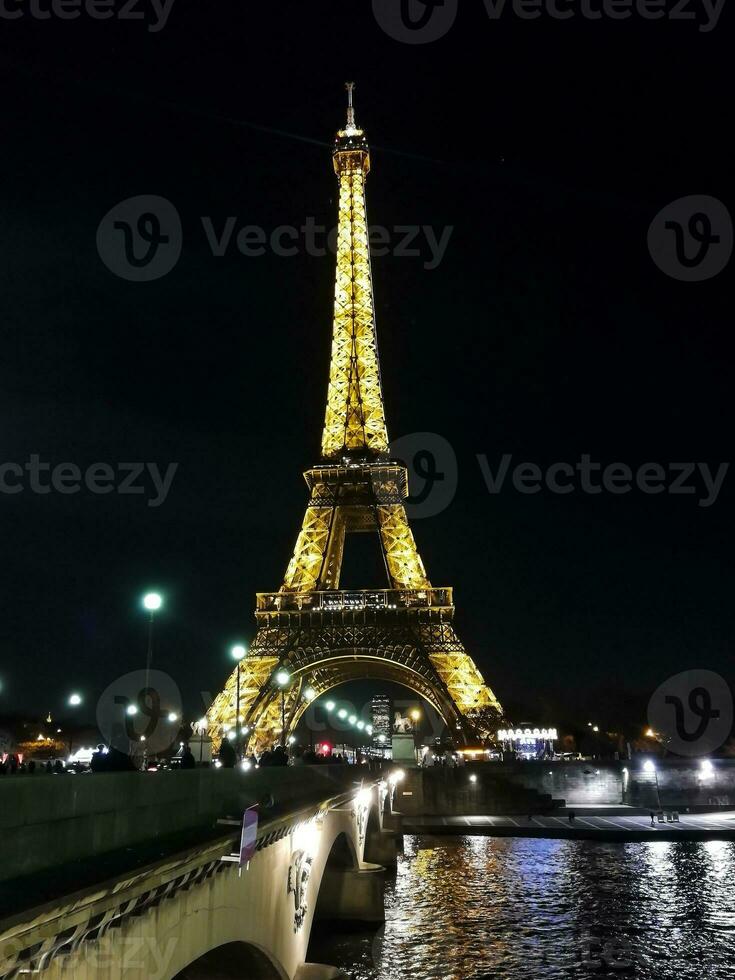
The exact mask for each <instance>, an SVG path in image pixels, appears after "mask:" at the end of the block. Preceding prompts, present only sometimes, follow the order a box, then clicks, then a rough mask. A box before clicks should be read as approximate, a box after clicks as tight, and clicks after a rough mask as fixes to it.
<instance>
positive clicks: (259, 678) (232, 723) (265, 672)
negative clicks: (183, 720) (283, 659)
mask: <svg viewBox="0 0 735 980" xmlns="http://www.w3.org/2000/svg"><path fill="white" fill-rule="evenodd" d="M277 667H278V657H273V656H271V657H263V656H247V657H245V658H244V659H243V660H241V661H239V663H238V665H237V666H236V667H235V669H234V670H233V671H232V673H231V674H230V676H229V677H228V678H227V683H226V684H225V687H224V690H223V691H221V692H220V693H219V694H218V695H217V697H216V698H215V699H214V701H213V702H212V704H211V705H210V708H209V711H207V725H208V732H209V735H210V737H211V738H212V740H213V742H214V743H215V746H218V745H219V743H220V741H221V740H222V735H223V734H224V732H225V731H226V730H227V729H230V728H235V727H236V725H237V712H236V705H237V672H238V670H239V671H240V717H241V718H242V719H243V724H245V722H244V719H246V718H248V717H249V716H250V715H251V713H252V708H253V705H254V704H255V701H256V700H257V698H258V696H259V695H260V693H261V691H262V690H263V688H264V687H265V686H266V685H268V684H269V683H270V679H271V677H272V675H273V673H274V671H275V670H276V668H277Z"/></svg>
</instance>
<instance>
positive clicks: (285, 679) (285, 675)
mask: <svg viewBox="0 0 735 980" xmlns="http://www.w3.org/2000/svg"><path fill="white" fill-rule="evenodd" d="M290 682H291V675H290V674H289V672H288V671H287V670H285V669H284V668H283V667H282V668H281V669H280V670H278V671H276V684H277V685H278V687H279V688H280V690H281V745H282V747H283V748H284V749H285V748H286V688H287V687H288V685H289V684H290Z"/></svg>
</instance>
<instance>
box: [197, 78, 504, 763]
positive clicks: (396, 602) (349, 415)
mask: <svg viewBox="0 0 735 980" xmlns="http://www.w3.org/2000/svg"><path fill="white" fill-rule="evenodd" d="M348 89H349V91H350V101H349V109H348V114H347V126H346V128H345V129H343V130H340V132H339V133H338V134H337V142H336V148H335V152H334V167H335V171H336V173H337V176H338V178H339V236H338V248H337V274H336V285H335V306H334V324H333V339H332V357H331V367H330V374H329V391H328V397H327V411H326V418H325V424H324V432H323V438H322V454H323V458H322V460H321V461H320V462H319V463H318V464H317V465H316V466H314V467H313V468H312V469H310V470H307V472H306V473H305V474H304V476H305V478H306V482H307V485H308V486H309V490H310V498H309V503H308V505H307V507H306V513H305V516H304V521H303V524H302V527H301V531H300V532H299V535H298V538H297V541H296V546H295V548H294V553H293V557H292V558H291V561H290V562H289V565H288V568H287V570H286V575H285V577H284V580H283V583H282V585H281V588H280V590H279V591H278V592H277V593H260V594H259V596H258V603H257V608H256V621H257V624H258V631H257V634H256V636H255V639H254V642H253V644H252V646H251V649H250V652H249V654H248V656H247V657H246V658H245V659H244V660H243V661H242V662H241V664H240V668H239V669H240V715H241V716H242V719H243V721H242V725H243V728H247V729H248V733H247V738H248V743H249V745H248V748H249V750H250V751H253V750H254V751H256V752H261V751H263V750H264V749H266V748H270V747H272V746H273V745H275V744H276V743H278V742H279V741H280V740H281V739H283V738H285V737H287V736H288V735H289V734H290V733H291V732H292V731H293V729H294V727H295V726H296V724H297V723H298V720H299V718H300V717H301V715H302V713H303V712H304V711H305V710H306V709H307V705H306V703H305V701H304V691H305V690H306V689H307V687H310V688H313V691H314V692H315V694H316V696H317V697H320V696H322V695H323V694H326V692H327V691H330V690H332V689H333V688H335V687H338V686H339V685H341V684H344V683H346V682H348V681H354V680H358V679H360V678H373V679H376V680H382V681H386V682H392V683H396V684H401V685H403V686H405V687H408V688H410V689H411V690H413V691H415V692H416V693H417V694H419V695H420V696H421V697H423V698H425V699H426V700H427V701H428V702H429V703H430V704H432V705H433V706H434V707H435V708H436V709H437V711H439V712H440V714H441V715H442V716H443V717H444V719H445V721H446V723H447V726H448V728H449V730H450V732H451V733H452V735H453V736H455V737H457V738H458V739H460V740H465V741H469V740H473V741H476V740H477V739H478V738H488V737H490V736H492V735H493V734H494V731H495V730H496V728H497V727H498V725H501V723H502V709H501V707H500V704H499V703H498V700H497V698H496V697H495V695H494V694H493V692H492V691H491V690H490V688H489V687H488V686H487V685H486V684H485V682H484V680H483V678H482V675H481V674H480V672H479V670H478V669H477V667H476V666H475V664H474V662H473V660H472V659H471V657H469V656H468V654H467V652H466V651H465V649H464V647H463V646H462V643H461V641H460V639H459V637H458V636H457V634H456V633H455V631H454V627H453V625H452V620H453V617H454V604H453V599H452V590H451V589H449V588H432V586H431V583H430V582H429V579H428V578H427V575H426V572H425V570H424V565H423V562H422V561H421V557H420V555H419V553H418V550H417V548H416V543H415V541H414V537H413V534H412V532H411V528H410V526H409V523H408V518H407V516H406V510H405V506H404V501H405V499H406V497H407V495H408V476H407V472H406V468H405V466H403V465H401V464H400V463H399V462H396V461H392V460H390V459H388V458H387V450H388V436H387V432H386V425H385V413H384V410H383V398H382V392H381V384H380V367H379V362H378V351H377V345H376V338H375V317H374V311H373V292H372V279H371V271H370V254H369V244H368V226H367V217H366V213H365V177H366V175H367V173H368V171H369V169H370V152H369V149H368V145H367V141H366V139H365V134H364V132H363V131H362V130H361V129H358V128H357V126H356V125H355V119H354V110H353V108H352V92H351V86H348ZM354 533H371V534H376V535H377V536H378V539H379V541H380V547H381V550H382V556H383V561H384V566H385V571H386V577H387V582H385V583H384V586H383V587H382V588H381V587H380V586H378V587H377V588H376V587H374V583H370V582H366V583H364V584H365V588H363V589H360V590H340V587H339V586H340V574H341V568H342V559H343V554H344V549H345V541H346V538H347V537H348V535H349V534H354ZM385 585H387V588H385ZM279 668H284V669H285V670H286V671H288V674H289V677H290V681H289V687H288V690H287V691H285V693H284V694H283V701H282V700H281V697H282V695H281V691H280V690H278V689H277V687H276V686H275V685H274V682H273V675H274V674H275V672H276V671H277V670H278V669H279ZM236 681H237V671H234V672H233V673H232V675H231V676H230V678H229V679H228V681H227V684H226V686H225V689H224V691H223V692H222V693H221V694H220V695H219V696H218V697H217V698H216V699H215V701H214V702H213V704H212V707H211V708H210V710H209V712H208V719H209V725H210V734H211V736H212V738H213V741H214V744H215V747H216V746H217V745H218V744H219V742H220V740H221V738H222V736H223V733H224V732H225V730H226V729H227V728H228V727H229V728H233V727H235V725H236V717H235V716H236V710H235V705H236V696H237V683H236ZM284 708H285V726H286V730H285V732H283V731H282V729H283V720H282V710H283V709H284Z"/></svg>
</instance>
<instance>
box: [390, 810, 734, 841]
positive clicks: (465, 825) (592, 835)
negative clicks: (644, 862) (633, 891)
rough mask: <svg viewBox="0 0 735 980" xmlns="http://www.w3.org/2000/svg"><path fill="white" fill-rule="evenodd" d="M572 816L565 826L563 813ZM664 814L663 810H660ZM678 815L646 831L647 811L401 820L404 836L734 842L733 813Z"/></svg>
mask: <svg viewBox="0 0 735 980" xmlns="http://www.w3.org/2000/svg"><path fill="white" fill-rule="evenodd" d="M570 812H572V813H574V820H573V822H570V820H569V814H570ZM665 812H666V811H665ZM678 812H679V822H678V823H669V822H668V821H667V822H666V823H659V822H658V819H656V822H655V824H654V826H653V827H652V826H651V815H650V811H646V812H645V813H643V812H641V811H633V812H631V813H625V811H624V809H623V808H621V807H613V808H611V809H610V810H604V809H599V808H596V809H595V810H594V811H593V810H592V809H591V808H589V807H580V808H575V807H573V806H570V807H568V808H567V809H565V810H557V811H555V812H554V813H546V814H533V815H532V816H531V817H530V819H529V818H528V817H524V816H520V815H517V814H514V815H513V816H510V815H497V816H466V817H439V816H436V817H409V816H405V817H404V818H403V832H404V833H406V834H460V835H464V834H468V833H469V834H479V835H485V836H489V837H562V838H570V839H580V840H623V841H626V840H656V839H658V840H732V841H735V811H733V810H719V811H717V812H713V813H682V812H681V811H678Z"/></svg>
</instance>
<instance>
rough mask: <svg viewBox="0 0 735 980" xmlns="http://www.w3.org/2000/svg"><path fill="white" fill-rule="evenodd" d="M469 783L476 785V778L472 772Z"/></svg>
mask: <svg viewBox="0 0 735 980" xmlns="http://www.w3.org/2000/svg"><path fill="white" fill-rule="evenodd" d="M470 782H471V783H476V782H477V776H476V775H475V774H474V772H473V773H472V775H471V776H470Z"/></svg>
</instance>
